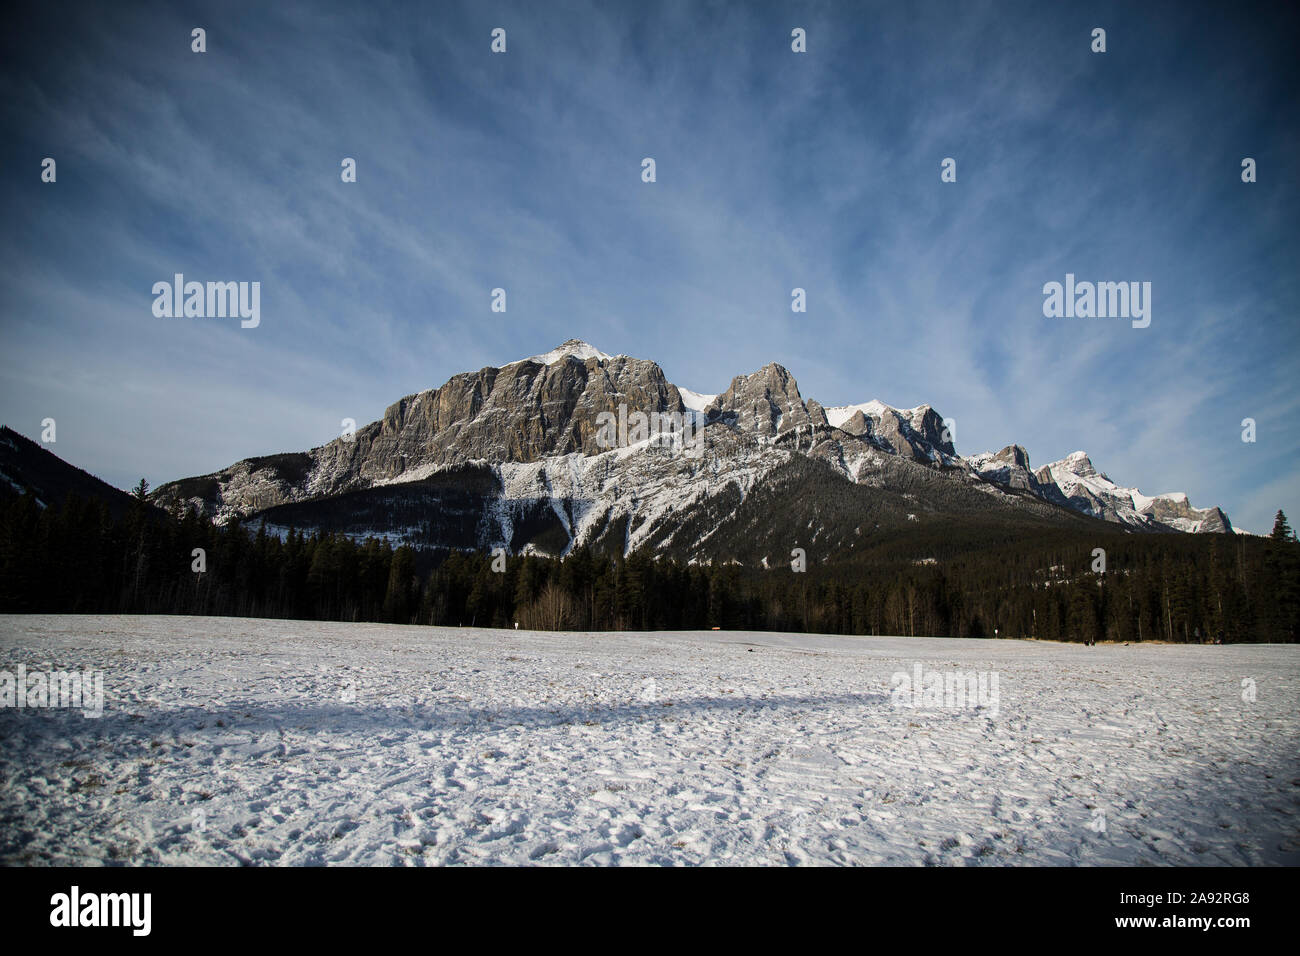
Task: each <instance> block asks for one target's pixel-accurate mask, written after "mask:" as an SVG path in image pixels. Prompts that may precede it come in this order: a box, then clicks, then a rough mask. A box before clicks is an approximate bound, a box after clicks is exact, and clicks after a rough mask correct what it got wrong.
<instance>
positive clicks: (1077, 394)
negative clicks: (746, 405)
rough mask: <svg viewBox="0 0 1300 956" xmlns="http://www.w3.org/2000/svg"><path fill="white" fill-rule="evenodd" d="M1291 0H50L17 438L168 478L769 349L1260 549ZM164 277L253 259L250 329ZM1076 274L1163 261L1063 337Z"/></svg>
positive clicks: (17, 250)
mask: <svg viewBox="0 0 1300 956" xmlns="http://www.w3.org/2000/svg"><path fill="white" fill-rule="evenodd" d="M1287 9H1288V8H1287V6H1286V5H1282V4H1277V5H1274V4H1259V5H1250V4H1240V3H1233V4H1226V3H1225V4H1204V5H1198V4H1191V3H1187V4H1132V3H1108V4H1096V3H1051V4H1046V3H1041V2H1040V3H987V4H981V3H955V2H952V3H949V2H944V3H937V2H935V3H915V4H913V3H888V4H873V3H824V4H823V3H785V4H777V3H773V4H720V3H700V2H684V3H644V4H631V3H602V4H592V5H588V4H579V3H562V4H561V3H556V4H552V3H538V2H530V3H518V4H507V3H502V4H493V3H467V4H463V5H455V4H424V3H422V4H385V3H376V4H330V3H292V2H291V3H276V4H239V3H226V2H223V3H196V4H187V5H174V4H161V3H160V4H146V3H123V4H93V5H92V4H60V3H57V2H53V3H42V4H34V5H28V6H21V5H20V6H19V8H18V11H17V12H16V14H15V15H14V16H13V18H12V19H11V22H10V25H9V27H8V29H7V30H6V31H5V33H4V35H3V38H2V39H0V47H2V49H3V64H4V65H3V69H2V70H0V83H2V86H0V93H3V96H2V97H0V163H2V169H0V172H2V173H3V175H2V176H0V202H3V209H4V217H3V223H4V224H3V228H0V243H2V244H3V246H2V248H0V270H3V271H2V273H0V276H2V277H0V290H2V293H0V419H2V420H3V421H4V423H6V424H9V425H10V426H12V427H14V428H16V429H17V430H19V431H21V432H23V433H24V434H28V435H30V436H32V437H38V436H39V432H40V421H41V419H43V418H45V417H53V418H55V419H56V420H57V422H58V429H59V430H58V442H57V444H56V445H55V446H54V448H53V450H54V451H55V452H56V453H57V454H59V455H60V456H61V457H64V458H66V459H68V460H70V461H72V462H73V463H75V464H77V465H79V466H82V467H85V468H87V469H88V470H90V471H92V472H94V473H96V474H98V475H100V476H101V477H103V478H105V479H106V480H108V481H111V482H113V483H115V484H118V485H123V486H125V485H129V484H131V483H133V482H134V481H135V480H136V479H138V478H139V477H140V475H145V476H147V477H148V478H149V479H150V481H151V482H154V483H155V484H156V483H161V482H162V481H166V480H169V479H172V478H177V477H181V476H184V475H189V474H197V473H204V472H209V471H213V470H215V469H217V468H219V467H222V466H225V465H227V464H230V463H231V462H233V461H235V460H237V459H239V458H243V457H247V456H250V455H255V454H268V453H272V452H278V451H287V450H298V449H304V448H307V447H310V446H313V445H317V444H320V443H323V442H325V441H328V440H329V439H331V438H332V437H335V436H336V435H337V433H338V431H339V422H340V420H341V419H342V418H345V417H351V418H355V419H356V420H357V421H358V422H360V423H363V422H367V421H371V420H374V419H375V418H378V417H379V416H380V415H381V414H382V412H383V409H384V408H385V407H386V406H387V405H388V404H390V403H391V402H393V401H395V400H396V399H398V398H400V397H401V396H403V395H406V394H409V393H412V392H416V391H419V390H421V389H424V388H428V387H432V386H437V385H440V384H441V383H442V382H443V381H445V380H446V379H447V378H448V377H449V376H450V375H452V374H454V373H456V372H460V371H465V370H469V369H477V368H480V367H482V366H484V365H499V364H503V363H505V362H508V361H511V360H514V359H517V358H522V357H524V356H527V355H530V354H534V353H538V352H544V351H546V350H548V349H550V348H552V347H554V346H555V345H557V344H558V343H559V342H561V341H563V340H564V339H567V338H570V337H578V338H583V339H586V340H587V341H589V342H591V343H592V344H593V345H595V346H596V347H598V348H600V349H602V350H604V351H606V352H610V353H626V354H629V355H635V356H639V357H643V358H651V359H654V360H656V361H658V362H659V363H660V364H661V365H662V366H663V367H664V370H665V373H666V374H667V376H668V378H669V380H670V381H673V382H674V383H676V384H678V385H682V386H685V387H688V388H691V389H694V390H696V391H700V392H707V393H712V392H718V391H721V390H723V389H725V388H726V386H727V384H728V383H729V381H730V379H731V377H732V376H734V375H736V374H741V373H745V372H751V371H754V370H755V369H757V368H759V367H761V366H762V365H764V364H766V363H768V362H771V361H777V362H780V363H781V364H783V365H784V366H786V367H787V368H788V369H789V370H790V371H791V372H792V373H793V374H794V375H795V376H796V377H797V379H798V381H799V384H800V388H801V391H802V392H803V394H804V396H805V398H808V397H812V398H816V399H817V400H819V401H821V402H822V403H823V404H825V405H836V404H847V403H853V402H861V401H867V400H869V399H872V398H878V399H880V400H882V401H885V402H888V403H889V404H892V405H896V406H901V407H911V406H914V405H918V404H920V403H922V402H928V403H930V404H932V405H934V406H935V407H936V408H937V409H938V410H939V411H940V412H941V413H942V414H944V415H946V416H949V417H952V418H954V419H955V420H956V423H957V429H956V432H957V446H958V450H959V451H961V452H963V453H967V454H970V453H974V452H977V451H982V450H996V449H998V448H1000V447H1002V446H1003V445H1005V444H1008V443H1010V442H1019V443H1021V444H1023V445H1025V447H1026V448H1027V449H1028V450H1029V453H1030V456H1031V460H1032V462H1033V463H1034V464H1035V465H1041V464H1045V463H1047V462H1049V461H1052V460H1054V459H1057V458H1060V457H1062V456H1064V455H1066V454H1068V453H1069V452H1071V451H1074V450H1075V449H1079V448H1082V449H1086V450H1087V451H1088V452H1089V453H1090V454H1091V455H1092V458H1093V461H1094V463H1095V464H1096V465H1097V467H1098V468H1100V469H1102V470H1104V471H1106V472H1107V473H1109V474H1110V475H1111V476H1112V477H1113V478H1115V479H1116V480H1117V481H1119V482H1121V483H1123V484H1129V485H1137V486H1139V487H1140V488H1141V489H1142V490H1143V491H1144V492H1146V493H1148V494H1151V493H1156V492H1162V491H1170V490H1183V491H1187V492H1188V493H1189V494H1190V495H1191V498H1192V501H1193V503H1194V504H1197V505H1201V506H1204V505H1209V504H1219V505H1221V506H1223V507H1224V508H1225V510H1227V511H1228V513H1229V515H1230V516H1231V517H1232V518H1233V520H1234V521H1235V522H1236V523H1237V524H1238V525H1241V526H1243V527H1246V528H1248V529H1250V530H1255V531H1267V530H1269V527H1271V519H1272V514H1273V512H1274V511H1275V510H1276V509H1277V508H1279V507H1282V508H1285V509H1287V510H1288V512H1292V513H1293V516H1294V517H1300V455H1298V453H1297V449H1298V448H1300V425H1298V424H1297V413H1298V412H1300V388H1298V387H1297V384H1296V383H1297V375H1296V365H1297V363H1296V359H1297V353H1298V349H1297V345H1298V334H1297V325H1298V323H1297V305H1296V303H1297V295H1298V294H1300V289H1298V288H1297V262H1300V255H1298V254H1297V253H1298V252H1300V250H1298V248H1297V229H1296V223H1297V215H1298V214H1300V202H1298V201H1297V173H1300V162H1298V161H1297V156H1300V142H1298V139H1300V135H1298V131H1300V123H1298V122H1297V120H1298V119H1300V116H1298V112H1300V111H1298V110H1297V104H1298V103H1300V96H1298V95H1297V93H1298V92H1300V87H1298V84H1297V82H1296V79H1295V70H1294V68H1293V63H1292V61H1293V60H1294V59H1295V54H1296V50H1297V49H1300V45H1298V44H1297V40H1298V39H1300V35H1298V32H1297V23H1296V17H1295V15H1294V14H1293V13H1291V14H1288V13H1286V11H1287ZM195 26H201V27H204V28H205V29H206V31H207V45H208V52H207V53H204V54H195V53H192V52H191V51H190V30H191V29H192V28H193V27H195ZM498 26H499V27H503V28H505V29H506V31H507V38H508V52H507V53H506V54H505V55H494V54H492V53H491V52H490V50H489V45H490V39H491V38H490V34H491V31H492V29H493V28H494V27H498ZM794 27H803V28H804V29H805V30H806V31H807V36H808V52H807V53H806V54H802V55H797V54H794V53H793V52H791V49H790V31H791V29H793V28H794ZM1094 27H1103V28H1105V30H1106V31H1107V47H1108V49H1107V52H1106V53H1105V54H1094V53H1092V52H1091V50H1090V42H1091V40H1090V34H1091V31H1092V29H1093V28H1094ZM46 156H51V157H54V158H55V159H56V160H57V162H58V181H57V183H55V184H53V185H49V184H43V183H41V181H40V163H41V160H42V159H43V158H44V157H46ZM345 156H349V157H354V158H355V159H356V160H357V168H358V181H357V182H356V183H355V184H345V183H342V182H341V181H340V178H339V169H340V167H339V163H340V161H341V159H342V158H343V157H345ZM646 156H651V157H654V159H655V160H656V164H657V175H658V181H657V182H656V183H654V184H645V183H642V182H641V175H640V174H641V160H642V158H643V157H646ZM1246 156H1250V157H1253V158H1255V159H1256V160H1257V162H1258V169H1259V173H1258V176H1259V181H1258V182H1257V183H1254V184H1249V185H1248V184H1243V183H1242V182H1241V178H1240V169H1241V167H1240V164H1241V160H1242V158H1243V157H1246ZM945 157H953V158H954V159H956V161H957V182H956V183H952V184H948V183H941V182H940V178H939V173H940V162H941V161H942V160H943V159H944V158H945ZM177 272H180V273H183V274H184V275H185V276H186V277H187V278H189V279H197V280H200V281H206V280H245V281H251V280H258V281H260V282H261V283H262V321H261V325H260V326H259V327H258V328H256V329H241V328H240V327H239V323H238V321H236V320H221V319H158V318H155V317H154V315H153V313H152V308H151V307H152V302H153V297H152V295H151V291H150V290H151V288H152V286H153V283H155V282H157V281H160V280H170V279H171V277H172V275H173V274H174V273H177ZM1067 272H1071V273H1074V274H1075V275H1076V276H1077V277H1078V278H1079V279H1081V280H1082V279H1088V280H1093V281H1149V282H1151V284H1152V322H1151V325H1150V327H1149V328H1146V329H1134V328H1132V327H1131V326H1130V324H1129V323H1128V322H1127V321H1124V320H1117V319H1072V320H1071V319H1048V318H1045V317H1044V316H1043V314H1042V304H1043V294H1042V287H1043V284H1044V283H1046V282H1050V281H1062V280H1063V279H1064V277H1065V274H1066V273H1067ZM495 287H503V288H505V289H506V291H507V296H508V311H507V312H506V313H505V314H497V313H493V312H491V311H490V294H491V290H492V289H493V288H495ZM795 287H801V288H804V289H806V290H807V296H808V311H807V313H806V314H795V313H792V312H791V310H790V290H791V289H793V288H795ZM1245 417H1252V418H1254V419H1255V420H1256V421H1257V423H1258V425H1257V427H1258V441H1257V442H1256V443H1255V444H1244V443H1243V442H1241V440H1240V434H1241V425H1240V423H1241V420H1242V419H1243V418H1245Z"/></svg>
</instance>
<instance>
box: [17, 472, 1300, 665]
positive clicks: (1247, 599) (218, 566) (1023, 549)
mask: <svg viewBox="0 0 1300 956" xmlns="http://www.w3.org/2000/svg"><path fill="white" fill-rule="evenodd" d="M146 491H147V487H146V486H145V485H144V483H143V482H142V483H141V487H140V488H139V489H137V498H136V501H135V503H134V505H133V506H131V507H128V508H126V509H115V511H117V513H116V514H114V512H111V511H110V510H109V508H108V506H107V505H106V503H104V502H103V501H100V500H86V499H78V498H77V497H76V496H71V497H69V498H68V499H66V500H65V501H64V502H63V503H61V504H57V505H50V506H48V507H42V506H41V505H40V504H39V503H38V502H37V501H36V500H34V498H33V497H32V496H31V495H22V496H13V497H9V498H6V499H4V500H2V501H0V611H3V612H8V613H13V612H33V613H40V612H46V613H156V614H199V615H234V616H244V617H269V618H292V619H305V620H333V621H378V622H389V623H396V624H414V625H451V626H468V627H485V628H509V627H514V626H515V624H516V623H517V624H518V626H520V627H523V628H529V629H547V630H551V629H566V630H601V631H607V630H611V631H616V630H658V629H670V630H671V629H682V630H685V629H706V628H714V627H716V628H723V629H727V630H773V631H803V632H821V633H835V634H891V635H931V636H953V637H995V636H998V637H1014V638H1026V637H1034V638H1039V639H1049V640H1066V641H1098V640H1101V641H1106V640H1110V641H1133V642H1137V641H1152V640H1159V641H1172V642H1175V643H1184V642H1207V641H1215V640H1222V641H1224V642H1294V641H1295V640H1296V637H1297V633H1298V632H1300V545H1298V544H1297V543H1296V541H1295V535H1294V534H1293V533H1292V532H1291V531H1290V529H1289V526H1287V524H1286V519H1285V517H1284V516H1283V515H1282V514H1281V513H1280V512H1279V514H1278V526H1277V528H1275V531H1274V534H1273V535H1272V536H1270V537H1255V536H1246V535H1190V534H1132V533H1124V532H1121V531H1114V532H1107V533H1104V534H1103V533H1100V532H1095V531H1090V532H1087V533H1084V532H1080V531H1077V530H1069V529H1065V530H1060V531H1043V530H1038V531H1036V532H1034V533H1033V534H1032V535H1026V534H1020V535H1019V536H1017V535H1016V534H1014V533H1012V532H1007V531H1002V532H998V531H994V530H990V529H989V528H987V527H979V526H972V527H970V528H952V527H949V526H944V525H941V524H936V525H934V526H929V527H922V528H919V529H917V530H916V531H915V532H912V533H909V534H907V535H900V536H896V537H894V538H892V539H889V540H885V541H882V542H880V543H879V544H877V545H876V546H875V547H874V548H871V549H868V550H866V551H863V552H856V553H853V554H850V555H848V556H844V557H840V558H837V559H836V560H834V561H826V562H818V561H816V560H812V559H810V560H809V561H808V563H807V570H806V571H805V572H802V573H798V572H795V571H794V570H792V569H791V568H790V567H788V566H779V567H776V568H771V569H759V568H753V567H745V566H742V565H739V564H736V563H718V564H712V565H701V564H690V565H686V564H682V563H680V562H678V561H674V560H666V559H665V560H656V559H655V558H654V557H652V556H651V555H648V554H644V553H633V554H631V555H629V556H626V557H624V556H622V555H617V554H608V553H602V552H600V551H596V550H592V549H590V548H579V549H577V550H575V551H574V552H572V553H571V554H569V555H568V556H566V557H565V558H563V559H560V558H548V557H537V556H512V557H507V558H505V559H504V560H502V559H497V560H495V561H494V559H493V556H492V555H491V554H486V553H466V552H458V551H453V552H446V551H441V552H439V551H423V550H422V551H416V550H413V549H412V548H410V547H408V546H400V547H397V548H394V547H392V546H391V545H390V544H389V543H387V542H386V541H384V540H381V539H375V538H370V539H367V540H363V541H358V540H355V539H354V538H352V537H348V536H345V535H341V534H329V533H319V532H318V533H311V534H303V533H299V532H297V531H290V532H289V533H288V534H287V536H286V537H285V538H284V539H283V540H282V539H281V538H280V537H279V536H277V535H274V534H269V533H267V531H266V530H265V529H264V528H263V527H260V526H259V527H245V526H242V525H240V524H239V523H238V522H231V523H228V524H226V525H224V526H217V525H215V524H213V523H212V522H211V521H210V520H208V519H206V518H203V517H200V516H199V515H198V514H197V513H195V512H193V511H191V512H180V511H177V512H176V513H173V514H170V515H169V514H166V513H164V512H161V511H159V510H158V509H156V508H154V507H153V506H151V505H149V504H148V503H147V501H146V499H145V492H146ZM1097 548H1102V549H1104V551H1105V562H1106V563H1105V571H1104V573H1098V571H1097V570H1095V569H1096V567H1097V566H1098V565H1097V558H1096V550H1095V549H1097ZM196 549H201V551H202V560H201V562H200V560H199V559H198V557H197V556H196ZM917 554H926V555H936V554H937V555H939V557H938V558H933V557H927V558H924V559H918V558H917V557H915V555H917ZM200 565H201V567H202V568H203V570H201V571H196V570H195V567H196V566H200ZM503 566H504V567H503ZM494 567H495V568H496V569H502V567H503V569H502V570H496V569H494Z"/></svg>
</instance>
